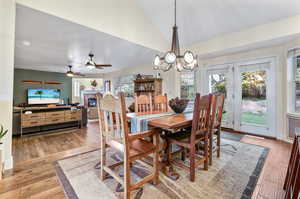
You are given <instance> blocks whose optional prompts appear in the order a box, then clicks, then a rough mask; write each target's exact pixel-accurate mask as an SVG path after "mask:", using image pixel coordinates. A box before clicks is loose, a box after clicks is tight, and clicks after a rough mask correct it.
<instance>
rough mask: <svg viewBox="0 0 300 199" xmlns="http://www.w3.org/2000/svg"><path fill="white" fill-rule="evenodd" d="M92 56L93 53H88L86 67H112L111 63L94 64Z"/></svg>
mask: <svg viewBox="0 0 300 199" xmlns="http://www.w3.org/2000/svg"><path fill="white" fill-rule="evenodd" d="M93 57H94V54H93V53H90V54H89V60H88V61H87V62H86V64H85V66H86V67H87V68H88V69H94V68H97V69H103V68H105V67H112V65H111V64H96V63H95V62H94V60H93Z"/></svg>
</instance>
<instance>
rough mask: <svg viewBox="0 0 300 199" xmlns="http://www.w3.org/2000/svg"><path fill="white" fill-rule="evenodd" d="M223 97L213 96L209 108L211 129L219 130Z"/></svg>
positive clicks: (222, 95) (220, 95) (220, 94)
mask: <svg viewBox="0 0 300 199" xmlns="http://www.w3.org/2000/svg"><path fill="white" fill-rule="evenodd" d="M224 101H225V95H224V94H223V93H218V94H213V96H212V108H211V128H219V127H220V126H221V123H222V116H223V109H224Z"/></svg>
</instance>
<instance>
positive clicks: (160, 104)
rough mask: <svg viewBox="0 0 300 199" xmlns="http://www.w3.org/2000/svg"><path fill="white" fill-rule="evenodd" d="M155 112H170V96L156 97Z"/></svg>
mask: <svg viewBox="0 0 300 199" xmlns="http://www.w3.org/2000/svg"><path fill="white" fill-rule="evenodd" d="M153 110H154V111H161V112H168V96H167V94H164V95H156V96H154V106H153Z"/></svg>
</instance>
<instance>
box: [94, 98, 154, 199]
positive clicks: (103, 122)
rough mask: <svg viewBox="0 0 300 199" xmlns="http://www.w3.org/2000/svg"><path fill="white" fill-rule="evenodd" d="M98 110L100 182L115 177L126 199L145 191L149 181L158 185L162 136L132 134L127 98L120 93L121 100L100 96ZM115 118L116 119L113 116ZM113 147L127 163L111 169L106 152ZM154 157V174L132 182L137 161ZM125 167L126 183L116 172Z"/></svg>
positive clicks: (118, 163)
mask: <svg viewBox="0 0 300 199" xmlns="http://www.w3.org/2000/svg"><path fill="white" fill-rule="evenodd" d="M97 99H98V100H97V101H98V103H97V108H98V114H99V129H100V138H101V163H100V164H101V165H100V166H101V169H100V178H101V180H102V181H103V180H105V179H106V178H107V176H108V175H110V176H112V177H113V178H114V179H115V180H116V181H117V182H119V183H120V184H121V185H123V187H124V198H126V199H127V198H130V192H131V191H132V190H134V189H137V188H139V187H141V186H142V185H143V184H145V183H146V182H149V181H153V183H154V184H157V183H158V180H159V179H158V172H159V170H158V166H159V165H158V164H159V162H158V158H159V148H158V146H159V143H158V142H159V134H158V133H157V132H156V131H155V130H149V131H145V132H140V133H135V134H129V129H128V124H127V116H126V107H125V97H124V94H123V93H119V95H118V98H115V97H114V96H112V95H111V94H107V95H105V96H104V97H102V96H101V95H100V94H97ZM113 115H114V116H113ZM145 137H152V140H153V142H149V141H146V140H145V139H143V138H145ZM108 147H110V148H112V149H114V150H116V151H119V152H121V153H123V154H124V158H123V159H124V160H123V161H121V162H117V163H114V164H111V165H108V164H107V161H106V149H107V148H108ZM150 154H153V172H152V173H151V174H149V175H148V176H146V177H144V178H142V179H141V180H139V181H138V182H136V183H134V184H133V183H132V182H131V170H130V167H131V165H132V164H133V162H134V161H138V160H140V159H141V158H145V157H147V156H148V155H150ZM122 165H123V166H124V179H122V178H121V177H119V175H118V174H117V173H115V172H114V170H113V169H114V168H115V167H117V166H122Z"/></svg>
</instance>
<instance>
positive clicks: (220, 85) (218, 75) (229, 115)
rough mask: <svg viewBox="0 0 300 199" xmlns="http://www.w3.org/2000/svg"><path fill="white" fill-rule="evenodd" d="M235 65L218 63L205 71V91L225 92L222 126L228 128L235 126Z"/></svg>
mask: <svg viewBox="0 0 300 199" xmlns="http://www.w3.org/2000/svg"><path fill="white" fill-rule="evenodd" d="M232 70H233V65H232V64H226V65H218V66H214V67H209V69H207V70H206V72H205V78H206V81H204V85H205V93H215V92H219V93H224V94H225V102H224V111H223V118H222V126H223V127H226V128H233V124H234V122H233V117H234V114H233V113H234V112H233V108H234V107H233V73H232Z"/></svg>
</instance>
